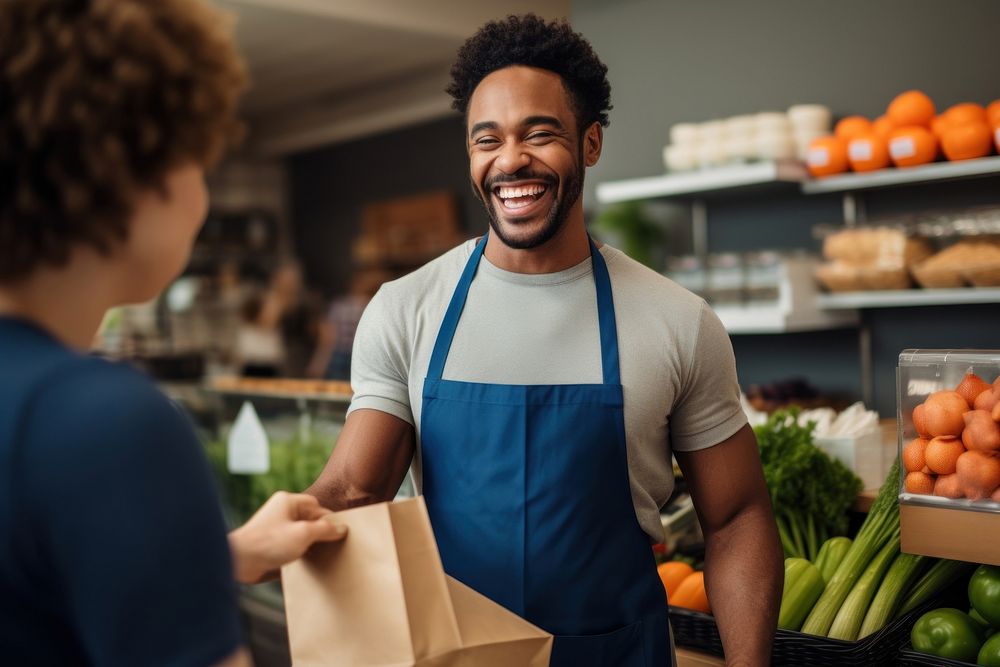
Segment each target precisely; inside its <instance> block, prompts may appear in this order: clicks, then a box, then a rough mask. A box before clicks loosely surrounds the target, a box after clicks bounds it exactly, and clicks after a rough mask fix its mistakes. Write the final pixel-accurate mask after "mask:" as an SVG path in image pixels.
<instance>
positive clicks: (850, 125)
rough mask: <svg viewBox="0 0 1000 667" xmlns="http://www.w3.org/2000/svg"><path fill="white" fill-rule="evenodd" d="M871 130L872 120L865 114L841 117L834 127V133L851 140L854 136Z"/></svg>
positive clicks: (845, 139)
mask: <svg viewBox="0 0 1000 667" xmlns="http://www.w3.org/2000/svg"><path fill="white" fill-rule="evenodd" d="M871 131H872V122H871V121H870V120H868V119H867V118H865V117H864V116H847V117H846V118H841V119H840V120H838V121H837V124H836V125H835V126H834V128H833V133H834V134H835V135H837V136H838V137H840V138H841V139H843V140H844V141H850V140H851V139H853V138H854V137H857V136H860V135H862V134H868V133H869V132H871Z"/></svg>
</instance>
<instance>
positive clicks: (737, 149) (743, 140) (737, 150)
mask: <svg viewBox="0 0 1000 667" xmlns="http://www.w3.org/2000/svg"><path fill="white" fill-rule="evenodd" d="M725 147H726V153H727V154H728V155H729V159H730V160H737V161H745V160H753V159H755V158H756V157H757V140H756V137H755V135H752V134H749V135H746V136H742V137H738V138H737V137H731V138H729V139H727V140H726V143H725Z"/></svg>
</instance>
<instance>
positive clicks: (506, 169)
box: [494, 142, 531, 174]
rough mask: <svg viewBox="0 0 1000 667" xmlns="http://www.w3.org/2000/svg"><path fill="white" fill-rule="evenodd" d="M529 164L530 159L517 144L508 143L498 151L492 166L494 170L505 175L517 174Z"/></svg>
mask: <svg viewBox="0 0 1000 667" xmlns="http://www.w3.org/2000/svg"><path fill="white" fill-rule="evenodd" d="M530 162H531V157H530V156H529V155H528V154H527V153H526V152H525V151H524V149H523V148H522V146H521V145H520V144H518V143H514V142H510V143H507V144H505V145H504V146H503V147H502V148H501V149H500V155H498V156H497V159H496V161H495V162H494V164H495V165H496V168H497V169H499V170H500V171H502V172H503V173H505V174H514V173H517V172H518V171H519V170H520V169H523V168H524V167H527V166H528V164H529V163H530Z"/></svg>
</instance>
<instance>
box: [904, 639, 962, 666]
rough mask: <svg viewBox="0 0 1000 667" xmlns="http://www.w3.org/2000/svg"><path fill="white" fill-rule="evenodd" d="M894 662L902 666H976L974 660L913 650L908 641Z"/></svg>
mask: <svg viewBox="0 0 1000 667" xmlns="http://www.w3.org/2000/svg"><path fill="white" fill-rule="evenodd" d="M896 664H897V665H902V666H903V667H976V663H974V662H962V661H961V660H951V659H950V658H939V657H937V656H936V655H927V654H926V653H920V652H919V651H914V650H913V646H912V645H911V644H910V642H906V645H905V646H903V648H902V650H901V651H900V652H899V658H897V660H896Z"/></svg>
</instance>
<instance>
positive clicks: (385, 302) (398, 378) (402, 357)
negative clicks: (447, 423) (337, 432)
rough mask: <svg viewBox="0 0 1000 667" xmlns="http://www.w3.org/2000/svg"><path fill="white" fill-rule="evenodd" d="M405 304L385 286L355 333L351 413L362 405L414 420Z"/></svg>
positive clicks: (367, 310)
mask: <svg viewBox="0 0 1000 667" xmlns="http://www.w3.org/2000/svg"><path fill="white" fill-rule="evenodd" d="M401 305H402V304H394V302H393V298H392V295H391V293H390V292H389V291H388V290H387V289H386V287H383V288H382V289H380V290H379V291H378V293H377V294H376V295H375V297H374V298H373V299H372V300H371V302H369V304H368V307H367V308H365V312H364V314H363V315H362V316H361V321H360V322H359V323H358V330H357V332H356V333H355V335H354V349H353V351H352V353H351V389H352V390H353V391H354V398H353V399H352V400H351V406H350V408H349V409H348V411H347V412H348V414H350V413H351V412H354V411H355V410H360V409H362V408H369V409H373V410H380V411H382V412H387V413H389V414H391V415H393V416H395V417H398V418H399V419H402V420H404V421H406V422H409V423H410V424H413V423H414V419H413V410H412V408H411V406H410V388H409V381H408V380H409V358H410V356H409V354H408V353H407V349H408V347H409V345H408V343H407V341H408V340H409V336H408V334H407V331H406V322H405V316H404V314H403V309H402V308H401V307H400V306H401Z"/></svg>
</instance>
